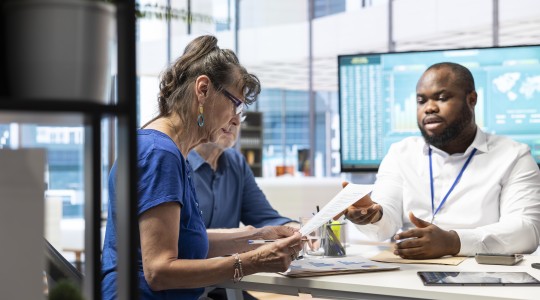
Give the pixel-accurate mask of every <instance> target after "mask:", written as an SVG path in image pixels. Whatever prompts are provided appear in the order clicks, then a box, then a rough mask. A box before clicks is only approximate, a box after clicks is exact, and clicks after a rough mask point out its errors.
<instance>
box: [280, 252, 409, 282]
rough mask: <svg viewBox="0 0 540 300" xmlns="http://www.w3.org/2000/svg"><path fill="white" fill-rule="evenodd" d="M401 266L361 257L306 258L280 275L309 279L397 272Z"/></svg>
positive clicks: (294, 263) (293, 264)
mask: <svg viewBox="0 0 540 300" xmlns="http://www.w3.org/2000/svg"><path fill="white" fill-rule="evenodd" d="M397 269H399V266H395V265H391V264H382V263H378V262H374V261H371V260H369V259H367V258H363V257H361V256H352V257H328V258H304V259H301V260H295V261H293V263H292V264H291V266H290V267H289V269H288V270H287V271H286V272H281V273H280V274H282V275H285V276H289V277H308V276H320V275H334V274H347V273H364V272H378V271H389V270H397Z"/></svg>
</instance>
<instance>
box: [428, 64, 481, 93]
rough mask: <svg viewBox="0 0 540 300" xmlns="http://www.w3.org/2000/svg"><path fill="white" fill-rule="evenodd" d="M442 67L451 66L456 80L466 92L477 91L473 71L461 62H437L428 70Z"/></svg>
mask: <svg viewBox="0 0 540 300" xmlns="http://www.w3.org/2000/svg"><path fill="white" fill-rule="evenodd" d="M442 68H449V69H450V70H451V71H452V73H453V74H454V75H455V76H456V80H457V81H458V82H459V85H460V86H462V87H463V89H464V90H465V94H469V93H470V92H473V91H475V87H474V78H473V76H472V73H471V71H469V69H467V68H466V67H464V66H462V65H460V64H456V63H453V62H441V63H436V64H434V65H431V66H430V67H429V68H427V70H426V72H427V71H429V70H432V69H433V70H438V69H442Z"/></svg>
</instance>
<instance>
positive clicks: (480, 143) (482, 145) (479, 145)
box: [423, 126, 489, 155]
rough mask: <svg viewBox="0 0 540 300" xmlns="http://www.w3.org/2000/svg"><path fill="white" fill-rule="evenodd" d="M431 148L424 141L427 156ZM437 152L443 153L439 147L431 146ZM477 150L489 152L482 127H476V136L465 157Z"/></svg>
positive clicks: (424, 150)
mask: <svg viewBox="0 0 540 300" xmlns="http://www.w3.org/2000/svg"><path fill="white" fill-rule="evenodd" d="M429 147H430V145H429V144H428V143H426V142H425V140H424V147H423V152H424V154H425V155H427V154H428V152H429ZM431 147H432V148H433V149H434V150H435V151H442V150H440V149H439V148H437V147H434V146H431ZM474 148H476V149H478V150H477V151H480V152H488V150H489V149H488V143H487V135H486V133H485V132H484V131H482V129H480V127H478V126H476V135H475V136H474V140H473V142H472V143H471V145H470V146H469V147H468V148H467V150H465V153H463V155H468V154H469V153H471V152H472V150H473V149H474Z"/></svg>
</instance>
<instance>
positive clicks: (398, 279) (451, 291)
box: [218, 251, 540, 300]
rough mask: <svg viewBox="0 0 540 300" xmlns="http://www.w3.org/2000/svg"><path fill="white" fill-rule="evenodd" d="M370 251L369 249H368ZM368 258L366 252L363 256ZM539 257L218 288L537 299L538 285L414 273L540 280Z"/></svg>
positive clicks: (268, 277) (275, 277)
mask: <svg viewBox="0 0 540 300" xmlns="http://www.w3.org/2000/svg"><path fill="white" fill-rule="evenodd" d="M370 252H372V251H370ZM364 256H365V257H370V256H371V254H370V255H364ZM533 262H540V256H534V255H527V256H525V258H524V259H523V261H521V262H520V263H519V264H517V265H515V266H498V265H480V264H477V263H476V261H475V260H474V258H468V259H466V260H465V261H464V262H462V263H461V264H460V265H458V266H443V265H422V264H398V265H399V266H400V270H397V271H385V272H373V273H357V274H346V275H332V276H318V277H307V278H288V277H285V276H282V275H279V274H274V273H259V274H254V275H250V276H246V277H244V279H243V280H242V281H241V282H239V283H236V284H234V283H232V282H225V283H222V284H219V285H218V286H220V287H225V288H232V289H244V290H255V291H262V292H272V293H279V294H287V295H298V293H308V294H311V295H312V296H313V297H319V298H330V299H359V298H362V299H407V298H424V299H452V300H453V299H539V298H540V286H539V287H524V286H518V287H509V286H494V287H487V286H467V287H465V286H455V287H452V286H445V287H442V286H424V285H423V283H422V281H421V280H420V278H419V277H418V275H417V274H416V272H418V271H445V272H458V271H470V272H495V271H500V272H503V271H506V272H518V271H521V272H527V273H529V274H531V275H532V276H534V277H535V278H537V279H539V280H540V270H537V269H534V268H532V267H531V263H533Z"/></svg>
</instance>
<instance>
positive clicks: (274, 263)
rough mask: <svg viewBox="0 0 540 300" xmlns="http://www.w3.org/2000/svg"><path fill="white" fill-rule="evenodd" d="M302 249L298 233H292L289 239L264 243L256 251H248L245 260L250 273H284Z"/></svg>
mask: <svg viewBox="0 0 540 300" xmlns="http://www.w3.org/2000/svg"><path fill="white" fill-rule="evenodd" d="M279 227H285V226H277V227H276V228H279ZM301 249H302V239H301V235H300V233H299V232H293V234H292V235H291V236H289V237H286V238H282V239H278V240H276V241H275V242H272V243H266V244H264V245H263V246H261V247H259V248H257V249H256V250H253V251H250V252H248V253H245V254H249V257H248V258H247V259H248V261H249V267H250V269H251V270H249V271H251V272H249V273H250V274H251V273H257V272H284V271H286V270H287V269H288V268H289V265H290V264H291V262H292V261H293V260H295V259H296V258H298V252H300V250H301Z"/></svg>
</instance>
